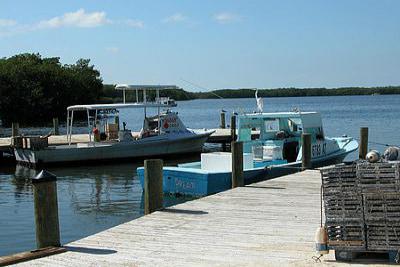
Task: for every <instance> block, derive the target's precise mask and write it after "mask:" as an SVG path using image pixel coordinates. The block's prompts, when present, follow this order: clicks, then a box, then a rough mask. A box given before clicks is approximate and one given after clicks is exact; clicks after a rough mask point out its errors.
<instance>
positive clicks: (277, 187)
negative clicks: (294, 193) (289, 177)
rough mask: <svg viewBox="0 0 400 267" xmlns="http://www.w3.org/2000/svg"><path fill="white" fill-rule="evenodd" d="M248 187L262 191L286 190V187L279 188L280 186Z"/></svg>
mask: <svg viewBox="0 0 400 267" xmlns="http://www.w3.org/2000/svg"><path fill="white" fill-rule="evenodd" d="M246 187H250V188H261V189H277V190H285V189H286V187H279V186H259V185H246Z"/></svg>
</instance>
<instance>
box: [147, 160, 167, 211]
mask: <svg viewBox="0 0 400 267" xmlns="http://www.w3.org/2000/svg"><path fill="white" fill-rule="evenodd" d="M162 169H163V161H162V160H161V159H148V160H145V161H144V214H145V215H147V214H150V213H152V212H154V211H156V210H160V209H162V208H163V202H164V200H163V170H162Z"/></svg>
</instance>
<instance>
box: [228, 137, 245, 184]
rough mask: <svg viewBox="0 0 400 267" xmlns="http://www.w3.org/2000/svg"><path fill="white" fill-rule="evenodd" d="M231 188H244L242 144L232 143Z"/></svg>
mask: <svg viewBox="0 0 400 267" xmlns="http://www.w3.org/2000/svg"><path fill="white" fill-rule="evenodd" d="M231 149H232V188H235V187H239V186H244V176H243V142H232V143H231Z"/></svg>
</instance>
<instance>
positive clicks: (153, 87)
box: [115, 84, 178, 91]
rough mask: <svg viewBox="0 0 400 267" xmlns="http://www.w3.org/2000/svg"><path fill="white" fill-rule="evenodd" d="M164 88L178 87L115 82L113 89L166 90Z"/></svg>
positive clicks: (174, 86) (176, 87)
mask: <svg viewBox="0 0 400 267" xmlns="http://www.w3.org/2000/svg"><path fill="white" fill-rule="evenodd" d="M166 89H178V86H176V85H128V84H117V85H116V86H115V90H128V91H129V90H166Z"/></svg>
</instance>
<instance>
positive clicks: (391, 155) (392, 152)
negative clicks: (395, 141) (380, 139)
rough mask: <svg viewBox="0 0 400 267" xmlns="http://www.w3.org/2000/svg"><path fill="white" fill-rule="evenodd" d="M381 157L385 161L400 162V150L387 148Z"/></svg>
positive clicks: (393, 147)
mask: <svg viewBox="0 0 400 267" xmlns="http://www.w3.org/2000/svg"><path fill="white" fill-rule="evenodd" d="M383 157H384V158H385V159H386V160H400V148H399V147H395V146H391V147H388V148H387V149H386V150H385V152H384V153H383Z"/></svg>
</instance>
